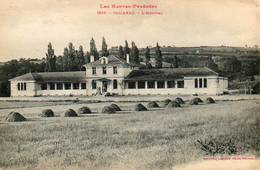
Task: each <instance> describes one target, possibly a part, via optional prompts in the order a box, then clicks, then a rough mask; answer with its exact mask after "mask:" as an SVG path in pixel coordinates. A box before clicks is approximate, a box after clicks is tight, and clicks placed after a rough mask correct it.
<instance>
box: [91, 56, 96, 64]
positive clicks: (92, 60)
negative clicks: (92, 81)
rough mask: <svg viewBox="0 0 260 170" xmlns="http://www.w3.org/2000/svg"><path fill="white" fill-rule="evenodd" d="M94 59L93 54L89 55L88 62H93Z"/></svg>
mask: <svg viewBox="0 0 260 170" xmlns="http://www.w3.org/2000/svg"><path fill="white" fill-rule="evenodd" d="M94 61H95V59H94V56H93V55H92V56H90V62H91V63H92V62H94Z"/></svg>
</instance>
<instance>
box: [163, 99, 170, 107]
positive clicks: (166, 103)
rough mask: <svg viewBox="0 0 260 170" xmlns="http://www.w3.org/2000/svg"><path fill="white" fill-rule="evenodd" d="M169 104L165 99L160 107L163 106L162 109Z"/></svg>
mask: <svg viewBox="0 0 260 170" xmlns="http://www.w3.org/2000/svg"><path fill="white" fill-rule="evenodd" d="M170 102H171V100H170V99H165V100H164V101H163V102H162V105H163V106H164V107H166V106H167V105H168V104H169V103H170Z"/></svg>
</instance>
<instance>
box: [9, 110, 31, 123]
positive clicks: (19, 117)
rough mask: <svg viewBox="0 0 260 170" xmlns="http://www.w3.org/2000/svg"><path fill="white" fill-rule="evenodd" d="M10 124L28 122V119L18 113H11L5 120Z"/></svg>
mask: <svg viewBox="0 0 260 170" xmlns="http://www.w3.org/2000/svg"><path fill="white" fill-rule="evenodd" d="M5 120H6V121H8V122H21V121H26V118H25V117H24V116H23V115H21V114H20V113H18V112H11V113H9V114H8V115H7V117H6V118H5Z"/></svg>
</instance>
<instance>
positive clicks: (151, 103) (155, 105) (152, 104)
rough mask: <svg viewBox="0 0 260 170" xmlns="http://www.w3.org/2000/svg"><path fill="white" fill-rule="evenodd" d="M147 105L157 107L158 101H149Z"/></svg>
mask: <svg viewBox="0 0 260 170" xmlns="http://www.w3.org/2000/svg"><path fill="white" fill-rule="evenodd" d="M147 107H150V108H156V107H159V105H158V103H156V102H155V101H151V102H149V103H148V104H147Z"/></svg>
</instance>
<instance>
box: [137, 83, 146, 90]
mask: <svg viewBox="0 0 260 170" xmlns="http://www.w3.org/2000/svg"><path fill="white" fill-rule="evenodd" d="M144 88H145V82H144V81H138V89H144Z"/></svg>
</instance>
